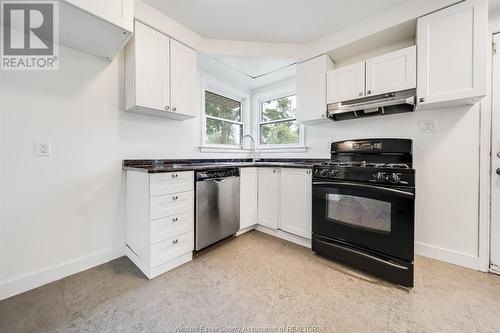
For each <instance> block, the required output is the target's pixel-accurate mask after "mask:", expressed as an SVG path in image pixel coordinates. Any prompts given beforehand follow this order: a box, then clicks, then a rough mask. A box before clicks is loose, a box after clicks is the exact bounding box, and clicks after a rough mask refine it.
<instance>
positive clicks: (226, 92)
mask: <svg viewBox="0 0 500 333" xmlns="http://www.w3.org/2000/svg"><path fill="white" fill-rule="evenodd" d="M207 91H209V92H211V93H213V94H216V95H219V96H222V97H226V98H229V99H232V100H234V101H237V102H239V103H240V121H234V120H230V119H225V118H220V117H215V116H210V115H207V113H206V110H205V94H206V92H207ZM246 103H247V96H245V95H244V94H242V93H239V92H237V91H235V90H234V89H231V88H229V87H225V86H222V85H218V84H215V83H212V82H208V81H205V82H204V84H203V87H202V90H201V107H202V112H203V117H202V128H201V132H202V134H201V148H202V150H203V148H208V149H212V148H214V149H226V150H233V151H234V150H238V151H241V149H240V144H235V145H232V144H217V143H208V142H207V139H208V138H207V128H206V126H207V118H208V119H214V120H220V121H225V122H228V123H232V124H237V125H241V126H242V127H241V137H240V143H241V138H242V137H243V136H244V135H245V134H246V132H245V131H246V130H247V124H246V123H245V106H246Z"/></svg>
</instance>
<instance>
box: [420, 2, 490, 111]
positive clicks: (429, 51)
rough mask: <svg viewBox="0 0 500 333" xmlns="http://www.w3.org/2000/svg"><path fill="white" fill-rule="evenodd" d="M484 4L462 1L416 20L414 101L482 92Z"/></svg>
mask: <svg viewBox="0 0 500 333" xmlns="http://www.w3.org/2000/svg"><path fill="white" fill-rule="evenodd" d="M487 9H488V8H487V6H486V5H485V4H484V3H483V2H481V1H465V2H461V3H459V4H456V5H453V6H450V7H448V8H445V9H442V10H439V11H436V12H434V13H432V14H429V15H426V16H423V17H421V18H419V19H418V20H417V47H418V48H417V63H418V68H417V76H418V84H417V97H418V104H419V105H421V106H422V107H421V108H425V106H426V104H436V103H442V104H443V106H446V104H447V105H451V104H450V102H452V101H457V100H464V99H468V98H473V97H477V96H484V95H485V94H486V60H487V59H486V58H487V49H488V47H487V45H488V44H487V43H488V41H487V33H488V31H487V29H488V28H487V25H488V16H487V15H488V11H487Z"/></svg>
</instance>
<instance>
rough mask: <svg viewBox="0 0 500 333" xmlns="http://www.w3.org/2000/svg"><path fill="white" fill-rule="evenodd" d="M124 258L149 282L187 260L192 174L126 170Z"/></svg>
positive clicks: (191, 242) (190, 241) (190, 247)
mask: <svg viewBox="0 0 500 333" xmlns="http://www.w3.org/2000/svg"><path fill="white" fill-rule="evenodd" d="M126 241H127V244H126V249H125V252H126V255H127V257H128V258H130V260H131V261H132V262H133V263H134V264H135V265H136V266H137V267H138V268H139V269H140V270H141V271H142V272H143V273H144V274H145V275H146V276H147V277H148V278H150V279H152V278H154V277H156V276H158V275H160V274H162V273H164V272H166V271H169V270H171V269H173V268H175V267H177V266H180V265H182V264H184V263H186V262H188V261H191V259H192V257H193V254H192V251H193V249H194V174H193V171H184V172H168V173H158V174H148V173H145V172H139V171H127V236H126Z"/></svg>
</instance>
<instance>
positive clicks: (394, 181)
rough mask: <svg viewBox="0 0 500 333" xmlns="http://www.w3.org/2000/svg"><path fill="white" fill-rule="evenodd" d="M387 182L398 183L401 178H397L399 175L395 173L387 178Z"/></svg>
mask: <svg viewBox="0 0 500 333" xmlns="http://www.w3.org/2000/svg"><path fill="white" fill-rule="evenodd" d="M389 180H390V181H391V183H399V181H400V180H401V178H399V175H398V174H397V173H393V174H392V175H391V176H390V177H389Z"/></svg>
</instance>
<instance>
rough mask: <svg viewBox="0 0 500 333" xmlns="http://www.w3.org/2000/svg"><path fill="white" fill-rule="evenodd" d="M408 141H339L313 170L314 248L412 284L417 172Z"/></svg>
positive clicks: (390, 278) (341, 260) (346, 261)
mask: <svg viewBox="0 0 500 333" xmlns="http://www.w3.org/2000/svg"><path fill="white" fill-rule="evenodd" d="M412 162H413V157H412V141H411V140H409V139H363V140H359V139H358V140H348V141H341V142H334V143H332V145H331V161H330V162H327V163H322V164H318V165H315V166H314V167H313V185H312V186H313V191H312V192H313V201H312V205H313V213H312V221H313V225H312V230H313V235H312V249H313V251H315V252H316V253H318V254H320V255H324V256H327V257H330V258H332V259H334V260H337V261H340V262H343V263H345V264H348V265H351V266H353V267H355V268H358V269H361V270H364V271H368V272H370V273H372V274H374V275H378V276H380V277H383V278H385V279H387V280H390V281H392V282H395V283H398V284H401V285H403V286H408V287H412V286H413V256H414V254H413V242H414V212H415V170H414V169H413V168H412Z"/></svg>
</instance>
